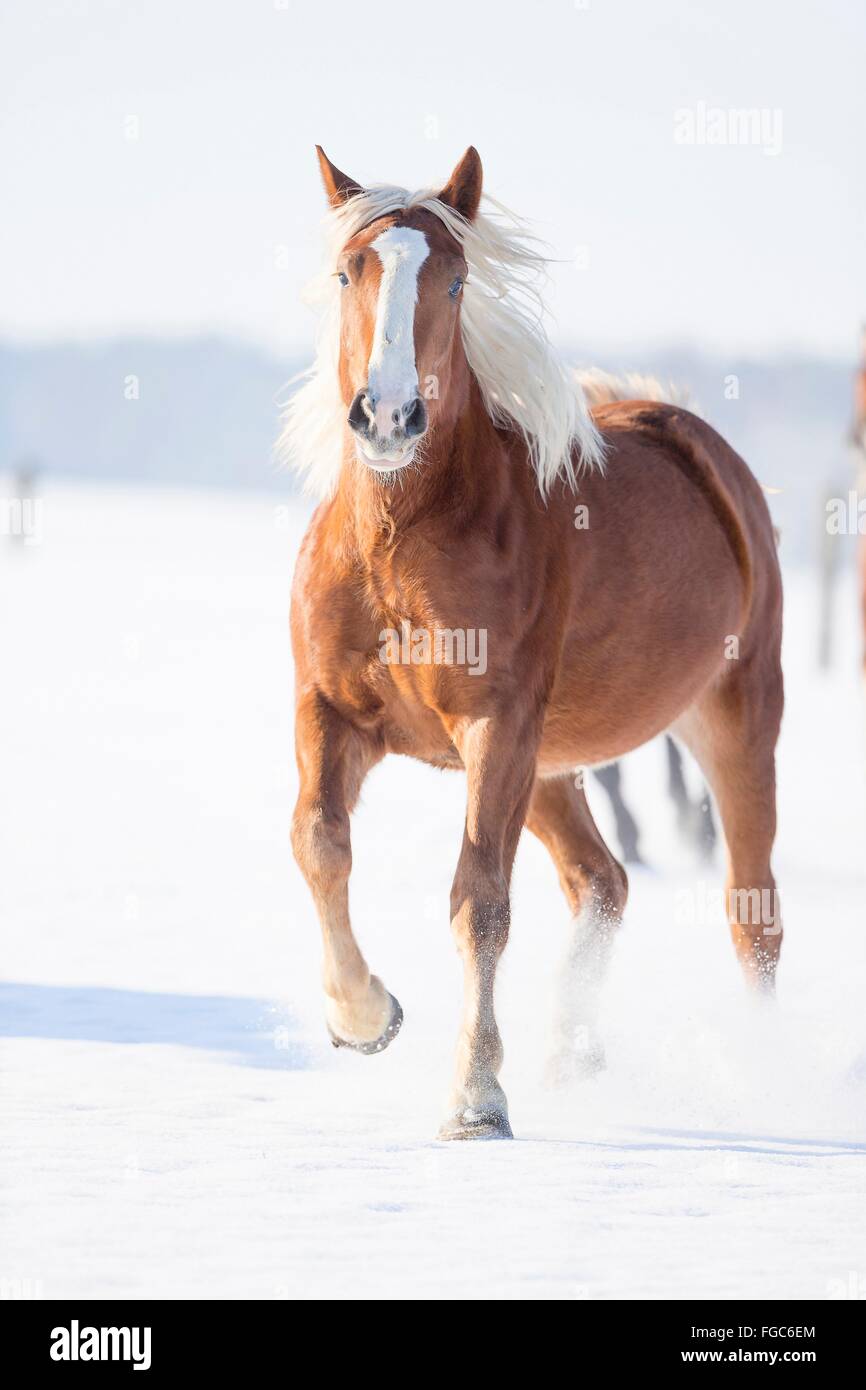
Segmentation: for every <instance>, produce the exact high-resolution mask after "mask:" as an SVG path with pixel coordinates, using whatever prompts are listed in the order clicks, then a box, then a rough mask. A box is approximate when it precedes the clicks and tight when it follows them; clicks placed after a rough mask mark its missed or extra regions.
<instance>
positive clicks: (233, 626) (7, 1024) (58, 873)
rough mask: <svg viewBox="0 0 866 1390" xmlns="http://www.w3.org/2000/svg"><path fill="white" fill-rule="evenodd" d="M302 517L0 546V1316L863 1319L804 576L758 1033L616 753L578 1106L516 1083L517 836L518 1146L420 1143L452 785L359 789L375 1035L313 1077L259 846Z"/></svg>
mask: <svg viewBox="0 0 866 1390" xmlns="http://www.w3.org/2000/svg"><path fill="white" fill-rule="evenodd" d="M305 510H306V509H305V507H304V506H303V505H302V504H300V503H295V502H288V503H283V502H279V501H278V500H275V499H274V498H268V497H265V498H261V497H249V496H243V497H239V496H232V495H228V494H216V493H214V494H211V493H207V492H183V491H180V490H178V491H170V490H163V491H148V490H146V489H133V488H129V489H123V490H101V489H98V488H94V487H83V486H80V487H71V486H69V487H63V488H61V487H54V488H49V489H47V490H46V492H45V495H44V540H43V543H42V544H41V545H35V546H24V545H16V544H14V543H12V542H11V541H6V542H5V543H4V544H3V545H2V546H0V551H2V553H0V616H2V631H3V632H4V634H5V655H6V676H5V679H4V681H3V683H2V691H0V720H2V724H0V727H2V730H3V741H2V742H3V774H4V784H5V788H6V793H7V794H6V796H5V797H4V799H3V809H2V812H0V847H2V863H3V865H4V872H3V875H2V880H0V898H2V902H0V908H2V922H3V960H2V966H3V980H4V983H3V984H2V985H0V1035H2V1054H3V1063H2V1066H3V1077H2V1093H3V1094H2V1100H3V1112H4V1124H3V1130H2V1137H0V1152H2V1174H3V1182H2V1187H3V1213H2V1226H0V1231H2V1253H0V1281H2V1290H3V1291H5V1292H6V1293H7V1296H8V1295H9V1293H10V1291H11V1293H12V1295H14V1294H15V1293H16V1291H17V1292H18V1293H19V1294H20V1293H21V1292H22V1291H23V1292H27V1291H28V1290H29V1291H33V1290H36V1291H38V1292H41V1293H42V1294H43V1295H44V1296H45V1297H56V1298H69V1297H73V1296H74V1297H120V1298H129V1297H139V1296H140V1297H156V1298H191V1297H208V1298H277V1299H278V1298H302V1299H309V1298H329V1299H342V1298H357V1297H361V1298H373V1299H380V1298H400V1299H406V1298H408V1299H414V1298H440V1297H449V1298H460V1299H474V1298H497V1299H517V1298H519V1299H536V1298H539V1299H542V1298H554V1299H596V1298H646V1297H649V1298H665V1297H674V1298H676V1297H700V1298H709V1297H713V1296H721V1297H735V1296H736V1297H745V1298H772V1297H782V1298H813V1297H815V1298H827V1297H836V1296H842V1294H843V1293H844V1294H845V1296H850V1294H851V1291H852V1290H853V1291H855V1292H856V1291H858V1290H859V1293H860V1295H861V1296H866V1249H864V1246H866V1239H864V1238H866V1203H864V1200H863V1196H864V1187H866V1167H864V1159H866V1119H864V1100H866V1020H864V1011H863V1007H862V1000H863V985H864V964H866V961H864V955H866V952H864V941H863V895H864V888H866V865H864V829H866V750H864V739H863V732H864V719H863V707H862V691H861V686H860V680H859V672H858V654H857V644H856V631H855V624H856V616H855V596H854V592H853V580H852V579H851V578H850V577H846V578H845V579H844V580H843V582H842V584H841V587H840V592H839V611H838V614H837V635H838V637H839V652H838V655H837V661H836V665H835V667H834V669H833V670H832V671H831V672H830V673H829V674H826V675H822V674H820V673H818V672H817V671H816V669H815V663H814V651H815V646H816V641H815V627H816V614H817V597H816V593H815V586H814V582H813V577H812V575H811V574H810V573H808V572H802V573H796V572H795V573H792V574H789V575H787V577H786V578H787V604H788V607H787V634H786V671H787V680H788V710H787V714H786V720H785V726H784V732H783V740H782V746H781V756H780V798H781V801H780V805H781V812H780V830H779V840H778V849H777V854H776V860H775V863H776V872H777V877H778V879H779V884H780V888H781V891H782V895H783V896H782V902H783V908H784V914H785V926H786V939H785V945H784V948H783V963H782V967H781V972H780V991H779V1002H778V1006H777V1007H776V1008H772V1007H760V1006H757V1005H755V1004H754V1003H753V1002H752V1001H750V1000H749V999H748V998H746V997H745V994H744V990H743V987H742V985H741V981H740V978H739V975H738V972H737V968H736V965H735V961H734V956H733V950H732V948H731V945H730V942H729V940H728V936H727V930H726V927H725V925H724V923H723V921H722V916H721V909H720V906H719V903H718V889H719V886H720V883H721V877H722V870H721V865H720V864H719V865H717V866H716V868H715V869H714V870H713V872H708V871H707V870H706V869H705V868H699V867H697V866H696V864H695V862H694V861H693V860H692V859H690V857H689V855H688V853H687V852H686V851H685V850H684V849H683V848H682V847H681V845H680V844H679V843H678V841H677V838H676V834H675V830H674V817H673V807H672V805H671V803H670V802H669V801H668V799H667V796H666V794H665V791H664V785H665V768H664V757H663V750H662V748H661V746H660V745H658V744H656V745H652V746H650V747H649V748H647V749H644V750H641V751H640V752H639V753H638V754H637V755H635V756H634V757H633V758H631V759H629V760H628V762H627V763H626V765H625V786H626V793H627V796H628V797H629V799H630V802H631V804H632V805H633V807H634V809H635V810H636V812H637V815H638V819H639V821H640V824H641V828H642V831H643V837H644V849H645V852H646V855H647V858H648V859H649V861H650V864H651V866H652V867H651V868H650V869H647V870H645V871H642V872H640V873H637V874H633V875H632V889H631V899H630V903H629V908H628V914H627V921H626V926H625V928H624V930H623V932H622V935H621V938H620V940H619V942H618V946H617V951H616V955H615V960H614V967H613V970H612V973H611V978H610V982H609V986H608V988H607V991H606V997H605V1008H604V1024H605V1035H606V1041H607V1049H608V1063H609V1065H608V1070H607V1071H606V1073H604V1074H603V1075H602V1076H601V1077H600V1078H598V1079H597V1080H595V1081H593V1082H589V1083H584V1084H582V1085H581V1086H578V1087H576V1088H574V1089H572V1090H567V1091H564V1092H563V1091H557V1090H550V1089H547V1087H546V1086H545V1085H544V1084H543V1076H544V1058H545V1041H546V1039H545V1030H546V1021H547V1018H548V1016H549V1008H548V998H549V992H550V988H551V985H552V981H553V979H554V974H555V969H556V965H557V960H558V957H559V955H560V953H561V951H562V949H563V945H564V928H565V924H566V909H565V904H564V901H563V899H562V898H561V895H560V893H559V889H558V886H557V884H556V880H555V875H554V872H553V869H552V866H551V865H550V863H549V862H548V860H547V858H546V856H545V854H544V851H543V850H542V849H541V847H540V846H539V845H538V844H536V843H535V841H534V840H531V839H530V837H528V836H527V837H526V838H525V840H524V841H523V842H522V844H521V847H520V851H519V855H518V862H517V867H516V871H515V879H514V914H513V917H514V920H513V926H512V939H511V942H510V944H509V948H508V951H507V953H506V956H505V960H504V963H503V966H502V968H501V972H500V987H499V995H498V999H499V1006H498V1007H499V1017H500V1024H501V1027H502V1032H503V1036H504V1039H505V1047H506V1062H505V1068H504V1072H503V1081H504V1084H505V1088H506V1091H507V1093H508V1097H509V1102H510V1109H511V1117H512V1122H513V1125H514V1129H515V1133H516V1135H517V1138H516V1140H515V1141H514V1142H513V1143H511V1144H475V1145H473V1144H460V1145H447V1144H441V1143H437V1142H436V1141H435V1139H434V1137H433V1136H434V1135H435V1133H436V1129H437V1126H438V1122H439V1120H440V1119H441V1118H442V1115H443V1113H444V1102H445V1097H446V1092H447V1087H448V1082H449V1079H450V1071H451V1065H452V1058H453V1047H454V1041H455V1037H456V1029H457V1018H458V1008H459V995H460V971H459V968H458V962H457V958H456V954H455V952H454V949H453V945H452V942H451V939H450V932H449V927H448V908H447V904H448V890H449V885H450V880H451V875H452V874H453V870H454V866H455V864H456V858H457V853H458V849H459V843H460V835H461V821H462V802H463V781H462V778H461V777H459V776H456V775H453V774H444V773H437V772H434V771H432V770H430V769H427V768H424V767H421V766H418V765H415V764H413V763H410V762H408V761H406V760H398V759H392V760H389V761H388V762H386V763H385V764H384V765H383V766H382V767H380V768H378V769H377V770H376V771H375V772H374V773H373V775H372V776H371V778H370V780H369V783H368V785H367V788H366V791H365V796H364V801H363V804H362V806H361V808H360V809H359V811H358V813H357V815H356V817H355V823H354V831H353V834H354V855H355V869H354V873H353V881H352V904H353V911H354V916H355V922H356V927H357V931H358V935H359V937H360V939H361V941H362V943H363V946H364V949H365V951H366V953H367V955H368V958H369V960H370V962H371V965H372V967H373V969H374V970H375V971H376V972H377V973H379V974H381V976H382V978H383V979H384V981H385V983H386V984H387V985H388V987H389V988H390V989H392V990H393V992H394V993H395V994H396V995H397V996H398V998H399V999H400V1001H401V1003H402V1005H403V1008H404V1010H405V1015H406V1021H405V1024H404V1027H403V1031H402V1032H401V1034H400V1036H399V1038H398V1039H397V1040H396V1041H395V1043H394V1044H393V1046H392V1047H391V1048H390V1049H389V1050H388V1051H387V1052H386V1053H384V1054H382V1055H381V1056H377V1057H371V1058H368V1057H361V1056H358V1055H356V1054H353V1053H350V1052H347V1051H345V1050H343V1051H340V1052H334V1051H333V1049H331V1047H330V1046H329V1045H328V1041H327V1037H326V1034H325V1029H324V1025H323V1021H322V1011H321V996H320V992H319V984H318V970H319V947H318V929H317V926H316V923H315V918H314V914H313V910H312V905H311V902H310V900H309V897H308V894H307V890H306V887H305V885H304V884H303V882H302V880H301V877H300V874H299V873H298V871H297V869H296V868H295V866H294V863H293V861H292V859H291V855H290V851H289V846H288V824H289V817H290V814H291V809H292V805H293V799H294V781H295V774H294V765H293V756H292V720H291V682H292V676H291V666H290V657H289V649H288V636H287V624H286V614H287V608H288V590H289V582H290V574H291V568H292V560H293V554H294V551H295V548H296V546H297V542H298V539H299V537H300V534H301V532H302V529H303V525H304V516H305ZM590 795H591V798H592V799H593V803H594V805H595V806H596V808H597V812H598V817H599V820H600V822H601V823H602V825H603V827H604V828H605V829H606V830H609V828H610V817H609V815H608V811H607V807H606V804H605V802H604V799H603V794H602V793H601V792H600V790H599V789H596V788H591V789H590ZM692 902H693V903H694V904H695V908H694V911H691V912H686V911H685V910H684V904H686V903H692ZM686 918H689V919H690V920H688V921H687V920H685V919H686Z"/></svg>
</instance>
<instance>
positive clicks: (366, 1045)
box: [328, 994, 403, 1057]
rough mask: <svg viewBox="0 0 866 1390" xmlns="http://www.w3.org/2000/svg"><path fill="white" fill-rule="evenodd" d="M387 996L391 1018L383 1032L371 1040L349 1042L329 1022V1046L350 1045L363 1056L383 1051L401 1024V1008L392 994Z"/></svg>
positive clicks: (392, 1039)
mask: <svg viewBox="0 0 866 1390" xmlns="http://www.w3.org/2000/svg"><path fill="white" fill-rule="evenodd" d="M388 998H389V999H390V1000H391V1018H390V1020H389V1022H388V1026H387V1028H386V1029H385V1031H384V1033H382V1034H381V1035H380V1036H379V1037H378V1038H374V1039H373V1041H372V1042H349V1041H348V1039H347V1038H340V1037H338V1036H337V1034H336V1033H335V1032H334V1030H333V1028H332V1027H331V1026H330V1024H329V1025H328V1033H329V1035H330V1038H331V1046H332V1047H350V1048H351V1049H352V1051H353V1052H363V1054H364V1056H365V1057H372V1056H373V1055H374V1054H375V1053H376V1052H384V1051H385V1048H386V1047H387V1046H388V1044H389V1043H391V1042H393V1041H394V1039H395V1038H396V1036H397V1034H398V1033H399V1031H400V1029H401V1028H402V1026H403V1010H402V1009H401V1008H400V1005H399V1003H398V1002H397V1000H396V999H395V998H394V996H393V994H389V995H388Z"/></svg>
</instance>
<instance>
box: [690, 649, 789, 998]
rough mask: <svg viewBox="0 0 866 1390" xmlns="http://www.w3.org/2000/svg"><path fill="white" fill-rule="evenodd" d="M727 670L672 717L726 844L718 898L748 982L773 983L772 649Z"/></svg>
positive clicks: (775, 677) (777, 681)
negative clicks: (698, 767)
mask: <svg viewBox="0 0 866 1390" xmlns="http://www.w3.org/2000/svg"><path fill="white" fill-rule="evenodd" d="M732 666H733V669H732V670H731V671H730V672H728V673H726V676H725V678H724V679H723V680H722V681H720V682H719V683H718V684H717V685H716V686H714V687H712V688H711V689H710V690H709V691H708V692H707V693H706V694H705V695H704V696H702V697H701V699H700V700H699V701H698V702H697V704H696V705H694V706H693V707H692V708H691V709H690V710H689V711H687V712H686V714H685V715H683V716H682V717H681V719H680V720H679V721H678V722H677V725H676V728H675V732H676V733H677V734H678V735H679V736H680V737H681V738H682V739H683V742H684V743H686V744H687V746H688V747H689V748H690V749H691V751H692V753H693V754H694V756H695V757H696V758H697V760H698V762H699V763H700V765H701V767H702V769H703V771H704V775H705V776H706V778H707V781H708V782H709V784H710V787H711V788H712V791H713V793H714V795H715V798H716V802H717V804H718V808H719V815H720V817H721V821H722V829H723V831H724V835H725V840H726V843H727V851H728V873H727V882H726V894H725V902H726V908H727V916H728V922H729V924H730V929H731V936H732V938H733V942H734V949H735V951H736V954H737V958H738V960H739V962H740V966H741V968H742V970H743V974H744V976H745V978H746V980H747V982H748V984H749V985H750V986H752V987H754V988H755V989H757V990H758V991H759V992H761V993H765V994H772V993H773V992H774V989H775V980H776V968H777V965H778V961H779V952H780V949H781V945H782V919H781V914H780V910H779V900H778V893H777V891H776V880H775V878H774V877H773V871H772V869H771V867H770V855H771V852H772V848H773V841H774V839H775V835H776V765H775V747H776V739H777V737H778V732H779V725H780V722H781V716H782V703H783V694H782V675H781V669H780V667H779V663H778V653H777V652H775V653H772V654H771V655H770V656H769V657H765V658H764V659H763V660H761V661H759V660H757V659H755V658H753V659H752V660H751V661H747V662H738V663H732Z"/></svg>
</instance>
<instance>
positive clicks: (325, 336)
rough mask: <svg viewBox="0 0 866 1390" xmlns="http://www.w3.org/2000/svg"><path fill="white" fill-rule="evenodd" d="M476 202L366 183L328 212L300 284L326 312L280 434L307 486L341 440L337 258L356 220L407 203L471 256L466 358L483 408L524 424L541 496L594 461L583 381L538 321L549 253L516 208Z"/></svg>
mask: <svg viewBox="0 0 866 1390" xmlns="http://www.w3.org/2000/svg"><path fill="white" fill-rule="evenodd" d="M485 203H486V204H487V205H488V206H489V207H490V209H491V212H490V213H480V214H479V215H478V216H477V217H476V218H475V220H474V221H472V222H467V221H466V219H465V218H463V217H461V216H460V214H459V213H457V212H455V211H454V209H453V208H451V207H449V206H448V205H447V204H446V203H443V202H440V200H439V198H438V197H437V196H436V194H435V193H433V192H431V191H430V190H429V189H427V190H422V191H421V192H418V193H409V192H407V190H406V189H405V188H391V187H375V188H370V189H366V190H364V191H363V192H361V193H358V194H356V195H355V196H354V197H351V198H349V199H348V201H347V202H345V203H343V204H342V206H340V207H338V208H336V209H332V210H331V211H330V212H329V213H328V215H327V218H326V222H325V237H326V248H327V249H326V263H325V267H324V270H323V273H322V274H321V275H320V276H318V277H317V279H316V280H315V281H314V282H313V285H312V286H311V287H310V292H308V299H309V300H312V302H314V303H318V304H319V305H320V306H321V308H322V311H323V312H322V322H321V325H320V331H319V337H318V343H317V350H316V358H315V361H314V363H313V365H312V367H311V368H309V370H308V371H306V372H304V373H302V376H301V378H300V380H302V381H303V383H304V384H303V385H302V386H300V387H299V388H298V389H297V390H296V391H295V392H294V393H293V394H292V396H291V397H290V399H289V401H288V403H287V405H286V408H285V413H284V416H283V430H282V434H281V437H280V443H279V448H280V452H281V453H282V454H283V455H284V456H285V457H287V459H288V460H289V461H290V463H291V464H292V466H293V467H294V468H295V469H296V470H297V471H298V472H299V473H300V474H301V476H302V477H303V478H304V482H305V488H306V490H307V491H310V492H313V493H316V494H317V495H319V496H328V495H329V494H330V493H332V492H333V490H334V488H335V487H336V483H337V479H338V476H339V472H340V466H341V462H342V455H343V445H344V440H345V431H346V423H345V417H346V407H345V404H344V403H343V400H342V398H341V396H340V390H339V382H338V364H339V349H340V290H339V286H338V284H337V281H336V279H335V278H334V274H333V270H334V263H335V260H336V257H337V256H338V255H339V253H340V251H341V250H342V248H343V247H344V246H345V244H346V242H347V241H349V240H350V238H351V237H353V236H354V235H355V234H356V233H357V232H359V231H360V230H361V229H362V228H363V227H365V226H367V225H368V224H369V223H371V222H374V221H375V220H376V219H377V218H379V217H384V216H386V215H388V214H389V213H393V212H398V211H401V210H403V209H406V208H423V209H425V210H426V211H427V212H431V213H433V214H434V215H435V216H436V217H438V218H439V219H440V221H441V222H443V223H444V224H445V226H446V228H447V229H448V231H449V232H450V233H451V235H452V236H453V237H454V239H455V240H456V241H457V242H458V243H459V245H460V247H461V250H462V252H463V255H464V256H465V258H466V262H467V265H468V267H469V274H468V276H467V280H466V286H465V289H464V291H463V303H462V307H461V328H462V335H463V348H464V351H465V353H466V360H467V362H468V364H469V367H470V369H471V371H472V372H473V374H474V376H475V378H476V380H477V382H478V385H479V388H480V390H481V395H482V398H483V400H484V404H485V407H486V409H487V412H488V414H489V416H490V418H491V419H492V420H493V421H494V423H495V424H497V425H499V426H502V427H504V428H506V429H511V430H515V431H517V432H518V433H519V434H521V435H522V437H523V439H524V442H525V444H526V448H527V451H528V453H529V458H530V462H531V464H532V466H533V468H534V469H535V474H536V477H537V479H538V487H539V490H540V492H541V494H542V496H545V495H546V494H547V492H548V491H549V489H550V487H551V486H552V484H553V483H554V482H555V480H556V479H557V478H560V477H561V478H564V479H565V480H566V481H567V482H568V483H569V484H570V485H572V486H573V485H574V484H575V482H576V479H577V475H578V473H579V472H580V470H581V469H582V468H599V469H600V468H602V467H603V462H604V449H603V444H602V440H601V437H600V435H599V433H598V431H597V430H596V428H595V426H594V424H593V423H592V420H591V418H590V416H589V412H588V410H587V406H586V401H585V398H584V394H583V390H582V388H581V386H580V383H579V381H578V379H577V378H576V376H575V375H574V373H572V372H570V371H569V370H568V369H567V368H566V367H565V366H564V364H563V363H562V362H560V360H559V358H558V357H557V355H556V353H555V352H554V349H553V347H552V346H551V343H550V341H549V339H548V336H547V333H546V331H545V327H544V316H545V307H544V302H543V299H542V294H541V290H542V287H543V280H544V275H545V270H546V266H547V258H546V257H545V256H544V255H543V254H542V252H541V251H540V250H539V249H538V248H539V243H538V241H537V239H536V238H535V237H533V236H532V235H531V233H530V232H529V230H528V228H527V225H526V224H525V223H524V222H523V221H522V220H521V219H519V218H517V217H516V216H515V215H514V214H513V213H510V212H508V210H507V209H506V208H504V207H503V206H502V205H501V204H500V203H497V202H496V201H495V200H494V199H491V198H485Z"/></svg>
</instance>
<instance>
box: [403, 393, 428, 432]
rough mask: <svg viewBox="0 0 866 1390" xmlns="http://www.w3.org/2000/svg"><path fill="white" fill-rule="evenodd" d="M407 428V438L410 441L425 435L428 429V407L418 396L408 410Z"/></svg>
mask: <svg viewBox="0 0 866 1390" xmlns="http://www.w3.org/2000/svg"><path fill="white" fill-rule="evenodd" d="M405 428H406V435H407V438H409V439H412V438H414V437H415V436H417V435H419V434H423V433H424V431H425V430H426V428H427V407H426V405H425V404H424V402H423V401H422V399H421V397H420V396H416V397H415V399H414V401H413V402H412V404H411V405H410V406H409V408H408V410H406V426H405Z"/></svg>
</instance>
